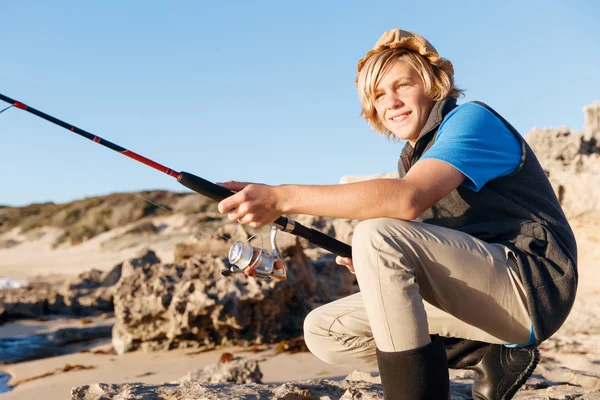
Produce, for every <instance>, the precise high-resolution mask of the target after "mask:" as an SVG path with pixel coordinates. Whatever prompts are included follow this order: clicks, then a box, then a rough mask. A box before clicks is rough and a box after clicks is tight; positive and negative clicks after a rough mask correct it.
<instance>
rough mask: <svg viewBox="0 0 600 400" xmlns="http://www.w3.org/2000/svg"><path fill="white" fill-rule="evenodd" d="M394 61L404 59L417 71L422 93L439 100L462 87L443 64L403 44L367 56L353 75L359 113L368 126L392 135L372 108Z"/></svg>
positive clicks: (454, 94) (457, 93)
mask: <svg viewBox="0 0 600 400" xmlns="http://www.w3.org/2000/svg"><path fill="white" fill-rule="evenodd" d="M397 62H405V63H407V64H408V65H410V66H411V67H412V68H414V69H415V71H417V73H418V74H419V76H420V77H421V80H422V81H423V86H424V88H425V95H426V96H427V97H428V98H430V99H432V100H434V101H440V100H443V99H445V98H446V97H448V96H451V97H455V98H458V97H459V96H460V95H461V94H462V92H463V90H460V89H457V88H456V87H455V86H454V78H453V76H452V75H450V74H449V73H448V71H447V70H446V69H444V68H441V67H440V66H439V65H436V64H432V63H430V62H429V61H427V59H425V58H423V57H422V56H421V55H419V54H417V53H415V52H414V51H411V50H408V49H405V48H394V49H386V50H383V51H381V52H378V53H375V54H373V55H371V56H370V57H368V58H367V60H366V61H365V63H364V65H363V66H362V68H361V69H360V72H359V73H358V76H357V77H356V87H357V89H358V96H359V97H360V103H361V106H362V111H361V113H360V115H361V116H362V117H363V118H364V119H365V120H366V121H367V122H368V123H369V125H371V127H372V128H373V129H374V130H375V131H377V132H379V133H381V134H383V135H384V136H387V137H388V138H390V136H391V137H393V136H394V135H392V134H391V133H390V132H389V131H388V130H387V129H386V128H385V126H384V125H383V123H382V122H381V119H380V118H379V116H378V115H377V110H376V109H375V88H376V87H377V85H378V84H379V82H380V81H381V79H382V78H383V76H384V75H385V74H386V73H387V72H388V71H389V69H390V68H391V67H392V66H393V65H394V64H395V63H397Z"/></svg>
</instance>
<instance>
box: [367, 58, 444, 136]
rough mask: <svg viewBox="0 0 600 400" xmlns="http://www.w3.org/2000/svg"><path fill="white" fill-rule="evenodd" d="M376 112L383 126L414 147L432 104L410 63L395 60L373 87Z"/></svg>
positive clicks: (421, 81)
mask: <svg viewBox="0 0 600 400" xmlns="http://www.w3.org/2000/svg"><path fill="white" fill-rule="evenodd" d="M374 101H375V109H376V110H377V115H378V117H379V118H380V120H381V122H382V123H383V125H384V126H385V127H386V128H387V129H388V130H389V131H390V132H391V133H392V134H393V135H394V136H396V137H397V138H398V139H404V140H407V141H408V142H409V143H410V144H411V145H412V146H413V147H414V146H415V143H416V141H417V138H418V137H419V133H421V130H422V129H423V127H424V126H425V123H426V122H427V118H429V113H430V111H431V109H432V108H433V104H434V103H435V102H434V101H433V100H431V99H430V98H428V97H427V96H425V88H424V86H423V80H422V79H421V77H420V76H419V74H418V72H417V71H416V70H415V69H414V68H413V67H411V66H410V65H409V64H407V63H405V62H402V61H398V62H396V63H395V64H393V65H392V66H391V67H390V69H389V70H388V71H387V72H386V73H385V75H383V77H382V78H381V80H380V82H379V83H378V85H377V87H375V98H374Z"/></svg>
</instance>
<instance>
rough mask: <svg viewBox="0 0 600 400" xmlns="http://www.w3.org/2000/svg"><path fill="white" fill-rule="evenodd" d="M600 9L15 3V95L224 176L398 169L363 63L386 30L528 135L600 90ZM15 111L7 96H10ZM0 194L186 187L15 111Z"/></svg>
mask: <svg viewBox="0 0 600 400" xmlns="http://www.w3.org/2000/svg"><path fill="white" fill-rule="evenodd" d="M599 4H600V3H598V2H595V1H591V0H590V1H555V2H540V1H518V2H517V1H508V2H493V3H492V2H482V1H456V2H448V1H443V2H442V1H440V2H436V1H427V2H416V1H411V2H403V1H369V2H367V1H337V0H335V1H325V0H322V1H296V2H291V1H255V2H247V1H228V2H204V1H172V2H165V1H160V2H159V1H143V2H142V1H114V0H105V1H102V2H82V1H75V0H71V1H67V0H55V1H51V2H50V1H41V0H32V1H27V2H18V1H9V0H2V1H0V38H1V39H0V43H1V45H0V93H3V94H4V95H6V96H9V97H12V98H14V99H16V100H20V101H22V102H24V103H26V104H29V105H31V106H32V107H35V108H37V109H39V110H41V111H44V112H46V113H48V114H50V115H53V116H55V117H57V118H59V119H62V120H65V121H67V122H69V123H71V124H73V125H75V126H78V127H80V128H82V129H86V130H88V131H90V132H92V133H94V134H96V135H98V136H101V137H103V138H105V139H108V140H110V141H113V142H115V143H117V144H119V145H121V146H123V147H126V148H129V149H131V150H133V151H135V152H137V153H140V154H142V155H144V156H146V157H148V158H151V159H153V160H155V161H157V162H159V163H162V164H165V165H167V166H169V167H171V168H173V169H175V170H178V171H182V170H183V171H187V172H192V173H194V174H196V175H199V176H202V177H204V178H205V179H208V180H211V181H224V180H228V179H234V180H240V181H254V182H264V183H268V184H280V183H301V184H332V183H337V182H338V180H339V178H340V177H341V176H343V175H349V174H352V175H354V174H361V175H362V174H372V173H378V172H389V171H393V170H394V169H395V167H396V162H397V158H398V154H399V152H400V148H401V146H400V144H394V143H392V142H388V141H387V140H386V139H384V138H383V137H381V136H379V135H377V134H376V133H375V132H373V131H372V130H370V128H369V127H368V125H367V124H366V123H365V122H364V121H363V120H362V119H361V118H360V116H359V113H360V107H359V101H358V97H357V95H356V91H355V88H354V78H355V71H356V62H357V60H358V59H359V58H361V57H362V56H363V55H364V54H365V52H366V51H367V50H368V49H369V48H371V47H372V46H373V44H374V43H375V42H376V41H377V39H378V38H379V36H380V35H381V34H382V33H383V32H384V31H385V30H388V29H391V28H396V27H397V28H401V29H406V30H411V31H414V32H417V33H419V34H421V35H423V36H425V37H426V38H427V39H428V40H429V41H431V42H432V43H433V45H434V46H435V47H436V48H437V49H438V51H439V52H440V54H441V55H442V56H444V57H446V58H448V59H450V60H451V61H452V62H453V64H454V66H455V70H456V82H457V84H458V86H459V87H461V88H464V89H467V91H466V97H465V98H463V99H461V102H464V101H469V100H481V101H484V102H486V103H488V104H489V105H491V106H492V107H494V108H495V109H496V110H497V111H499V112H500V113H501V114H503V115H504V116H505V117H506V118H507V119H508V120H509V121H511V122H512V123H513V125H514V126H515V127H516V128H517V129H519V130H520V131H521V133H523V134H525V133H527V132H528V131H529V130H530V129H531V128H532V127H534V126H537V127H559V126H565V125H566V126H570V127H572V128H575V129H582V127H583V117H584V116H583V112H582V107H583V106H584V105H587V104H590V103H592V102H594V101H597V100H600V76H599V74H598V71H600V45H599V44H598V42H597V40H598V38H599V37H600V28H599V27H598V21H597V18H598V16H599V15H600V5H599ZM0 107H1V108H3V104H0ZM0 140H1V141H0V166H1V168H0V204H8V205H25V204H29V203H33V202H43V201H54V202H64V201H70V200H74V199H79V198H83V197H88V196H95V195H101V194H107V193H113V192H129V191H137V190H145V189H168V190H174V191H186V190H187V189H185V188H184V187H182V186H180V185H179V184H178V183H177V181H176V180H175V179H173V178H171V177H168V176H167V175H164V174H161V173H160V172H158V171H155V170H153V169H150V168H148V167H145V166H144V165H141V164H138V163H136V162H135V161H133V160H130V159H128V158H126V157H123V156H122V155H119V154H118V153H115V152H112V151H110V150H108V149H106V148H104V147H102V146H98V145H96V144H94V143H92V142H91V141H88V140H86V139H83V138H81V137H78V136H76V135H74V134H72V133H70V132H68V131H67V130H64V129H63V128H59V127H57V126H54V125H52V124H50V123H48V122H46V121H44V120H41V119H39V118H37V117H34V116H33V115H31V114H29V113H25V112H23V111H20V110H17V109H14V108H13V109H11V110H9V111H7V112H5V113H3V114H0Z"/></svg>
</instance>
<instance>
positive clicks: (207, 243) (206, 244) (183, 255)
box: [175, 221, 250, 263]
mask: <svg viewBox="0 0 600 400" xmlns="http://www.w3.org/2000/svg"><path fill="white" fill-rule="evenodd" d="M219 222H220V221H219ZM210 232H211V233H205V232H202V233H198V234H196V235H195V236H193V237H190V238H188V239H187V240H185V241H183V242H181V243H179V244H177V245H176V246H175V262H176V263H182V262H184V261H185V260H188V259H189V258H191V257H193V256H195V255H199V254H225V255H226V254H228V253H229V248H230V247H231V245H232V244H233V243H235V242H237V241H240V242H245V241H246V240H248V238H249V237H250V236H249V235H248V233H247V232H246V230H245V229H244V227H243V226H242V225H240V224H238V223H235V224H233V223H229V224H225V225H221V226H219V227H217V228H215V230H214V231H210Z"/></svg>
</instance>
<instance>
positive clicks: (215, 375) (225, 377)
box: [176, 358, 263, 383]
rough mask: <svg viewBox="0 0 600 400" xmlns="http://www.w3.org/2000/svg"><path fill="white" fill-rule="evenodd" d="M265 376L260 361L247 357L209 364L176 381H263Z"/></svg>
mask: <svg viewBox="0 0 600 400" xmlns="http://www.w3.org/2000/svg"><path fill="white" fill-rule="evenodd" d="M262 377H263V374H262V372H261V371H260V368H259V367H258V362H256V361H255V360H248V359H245V358H238V359H234V360H232V361H229V362H226V363H223V362H219V363H216V364H211V365H208V366H206V367H204V368H201V369H197V370H194V371H192V372H190V373H188V374H187V375H185V376H183V377H181V378H180V379H178V380H177V382H176V383H183V382H189V381H195V382H198V383H261V379H262Z"/></svg>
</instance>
